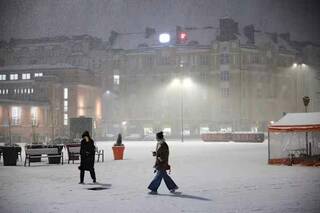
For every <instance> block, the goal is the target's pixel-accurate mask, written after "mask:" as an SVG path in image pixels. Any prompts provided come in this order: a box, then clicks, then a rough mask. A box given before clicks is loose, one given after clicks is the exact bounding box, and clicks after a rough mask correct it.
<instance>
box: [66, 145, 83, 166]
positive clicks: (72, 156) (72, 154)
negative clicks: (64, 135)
mask: <svg viewBox="0 0 320 213" xmlns="http://www.w3.org/2000/svg"><path fill="white" fill-rule="evenodd" d="M67 149H68V163H69V162H70V161H71V160H72V163H74V160H79V157H80V146H67Z"/></svg>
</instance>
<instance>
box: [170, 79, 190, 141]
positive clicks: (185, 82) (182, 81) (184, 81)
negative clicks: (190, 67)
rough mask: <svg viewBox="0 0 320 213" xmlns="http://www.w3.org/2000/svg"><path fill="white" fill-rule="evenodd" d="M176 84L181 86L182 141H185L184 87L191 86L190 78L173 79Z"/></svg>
mask: <svg viewBox="0 0 320 213" xmlns="http://www.w3.org/2000/svg"><path fill="white" fill-rule="evenodd" d="M172 84H173V85H174V86H178V87H180V115H181V142H184V87H186V88H188V87H190V86H191V84H192V81H191V79H190V78H181V77H180V78H175V79H173V81H172Z"/></svg>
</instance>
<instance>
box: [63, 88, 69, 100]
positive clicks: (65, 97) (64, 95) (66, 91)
mask: <svg viewBox="0 0 320 213" xmlns="http://www.w3.org/2000/svg"><path fill="white" fill-rule="evenodd" d="M68 93H69V91H68V88H64V90H63V98H64V99H68V95H69V94H68Z"/></svg>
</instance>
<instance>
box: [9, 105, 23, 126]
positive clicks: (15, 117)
mask: <svg viewBox="0 0 320 213" xmlns="http://www.w3.org/2000/svg"><path fill="white" fill-rule="evenodd" d="M11 121H12V122H11V123H12V125H20V123H21V107H18V106H13V107H12V108H11Z"/></svg>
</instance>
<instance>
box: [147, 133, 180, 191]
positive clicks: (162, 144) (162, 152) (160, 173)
mask: <svg viewBox="0 0 320 213" xmlns="http://www.w3.org/2000/svg"><path fill="white" fill-rule="evenodd" d="M156 139H157V147H156V151H155V152H153V156H155V157H156V163H155V165H154V168H155V169H156V170H155V172H156V176H155V177H154V178H153V180H152V182H151V183H150V185H149V186H148V189H150V190H151V191H150V194H157V190H158V188H159V186H160V184H161V180H162V178H163V180H164V182H165V184H166V186H167V188H168V189H169V191H170V192H171V193H175V190H177V189H178V186H177V185H176V184H175V182H174V181H173V180H172V179H171V177H170V176H169V175H168V174H167V170H170V165H169V164H168V161H169V147H168V144H167V143H166V141H165V139H164V137H163V132H158V133H157V134H156Z"/></svg>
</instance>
